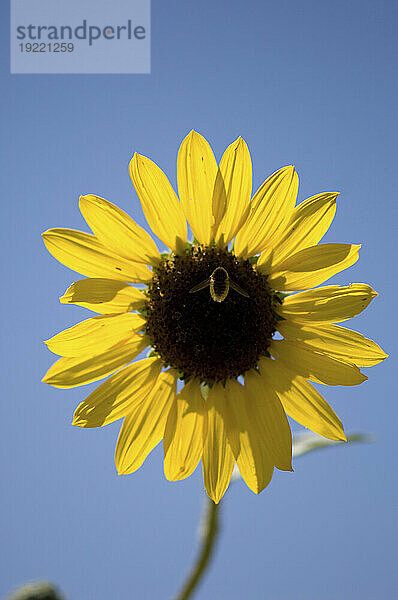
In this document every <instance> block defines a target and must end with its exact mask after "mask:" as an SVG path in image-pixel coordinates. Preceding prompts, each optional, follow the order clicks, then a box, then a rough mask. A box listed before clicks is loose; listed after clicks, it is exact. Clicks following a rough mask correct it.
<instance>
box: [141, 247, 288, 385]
mask: <svg viewBox="0 0 398 600" xmlns="http://www.w3.org/2000/svg"><path fill="white" fill-rule="evenodd" d="M218 267H222V268H223V270H225V271H226V272H227V274H228V279H229V281H230V282H231V285H230V287H229V290H228V293H227V295H226V296H225V299H223V301H215V300H214V299H213V298H212V296H211V294H210V291H209V286H208V285H206V282H210V278H211V276H212V273H214V271H215V270H216V269H217V268H218ZM224 279H225V277H224ZM202 282H203V283H204V286H203V287H201V286H200V285H199V284H201V283H202ZM197 288H199V290H198V291H195V293H190V290H191V291H192V290H193V289H194V290H196V289H197ZM239 290H240V291H239ZM242 292H243V293H242ZM279 303H280V300H279V297H278V295H277V294H276V293H275V292H274V291H273V290H271V288H270V287H269V285H268V283H267V277H266V276H265V275H263V274H261V273H259V272H258V271H256V270H255V269H254V268H253V266H252V264H251V262H250V261H249V260H244V259H241V258H237V257H236V256H234V254H233V253H232V252H230V251H229V250H227V249H219V248H215V247H209V246H199V245H192V246H191V245H189V246H188V247H187V249H186V252H185V254H183V255H181V256H180V255H174V254H172V255H169V256H168V257H165V258H164V259H162V261H161V262H160V264H159V265H158V266H157V267H155V268H154V269H153V277H152V280H151V282H150V283H149V286H148V301H147V304H146V333H147V334H148V336H149V337H150V340H151V345H152V347H153V349H154V350H155V352H157V353H158V354H159V355H160V357H161V358H162V360H163V362H164V363H165V365H166V366H171V367H174V368H176V369H177V370H178V372H179V374H180V377H181V379H184V380H187V379H189V378H191V377H196V378H199V379H200V380H201V381H202V382H204V383H207V384H212V383H214V382H217V381H224V380H226V379H229V378H236V377H238V376H239V375H243V374H244V373H246V371H248V370H249V369H252V368H256V366H257V362H258V360H259V358H260V357H261V356H266V355H267V349H268V347H269V345H270V343H271V340H272V336H273V334H274V332H275V330H276V326H277V322H278V316H277V313H276V310H275V309H276V307H277V306H278V304H279Z"/></svg>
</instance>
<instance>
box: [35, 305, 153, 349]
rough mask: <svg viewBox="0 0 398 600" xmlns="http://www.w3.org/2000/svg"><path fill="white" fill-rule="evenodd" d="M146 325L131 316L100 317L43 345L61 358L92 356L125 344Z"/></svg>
mask: <svg viewBox="0 0 398 600" xmlns="http://www.w3.org/2000/svg"><path fill="white" fill-rule="evenodd" d="M145 322H146V321H145V319H144V317H142V316H141V315H137V314H134V313H124V314H121V315H105V316H104V315H101V316H98V317H94V318H92V319H86V320H85V321H82V322H81V323H78V324H77V325H74V326H73V327H70V328H69V329H65V330H64V331H61V333H58V334H57V335H55V336H54V337H52V338H51V339H49V340H47V341H46V342H45V344H46V345H47V347H48V348H49V349H50V350H51V352H54V353H55V354H59V355H60V356H72V357H73V356H84V355H86V356H87V355H88V356H92V355H94V354H100V353H101V352H104V351H105V350H107V349H108V348H110V347H111V346H114V345H115V344H118V343H119V342H123V341H128V340H129V339H131V338H132V337H134V335H135V334H136V333H137V332H138V331H140V329H143V327H144V325H145Z"/></svg>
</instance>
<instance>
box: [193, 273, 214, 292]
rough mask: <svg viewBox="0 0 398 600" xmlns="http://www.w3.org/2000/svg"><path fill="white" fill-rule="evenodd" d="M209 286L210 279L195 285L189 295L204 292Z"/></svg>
mask: <svg viewBox="0 0 398 600" xmlns="http://www.w3.org/2000/svg"><path fill="white" fill-rule="evenodd" d="M208 285H210V277H208V278H207V279H205V280H204V281H201V283H198V284H197V285H194V286H193V288H191V289H190V290H189V293H190V294H193V293H194V292H199V290H203V289H204V288H205V287H207V286H208Z"/></svg>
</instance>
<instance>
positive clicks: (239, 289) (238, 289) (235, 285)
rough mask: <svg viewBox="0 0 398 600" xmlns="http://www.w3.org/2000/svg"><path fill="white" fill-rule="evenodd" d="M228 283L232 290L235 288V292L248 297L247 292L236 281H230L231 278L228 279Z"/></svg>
mask: <svg viewBox="0 0 398 600" xmlns="http://www.w3.org/2000/svg"><path fill="white" fill-rule="evenodd" d="M229 285H230V286H231V288H232V289H233V290H235V292H238V294H240V295H241V296H246V298H249V294H248V293H247V292H245V290H243V289H242V288H241V287H240V286H239V285H238V284H237V283H235V282H234V281H232V279H230V280H229Z"/></svg>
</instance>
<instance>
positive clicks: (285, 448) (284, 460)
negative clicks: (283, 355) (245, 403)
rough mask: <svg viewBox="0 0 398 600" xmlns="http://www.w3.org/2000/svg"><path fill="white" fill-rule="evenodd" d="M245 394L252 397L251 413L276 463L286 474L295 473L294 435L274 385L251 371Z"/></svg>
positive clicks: (248, 375)
mask: <svg viewBox="0 0 398 600" xmlns="http://www.w3.org/2000/svg"><path fill="white" fill-rule="evenodd" d="M268 360H269V359H268ZM245 394H247V395H248V396H249V398H250V403H251V409H250V410H253V412H254V414H255V418H256V420H257V421H258V424H259V426H261V429H262V432H263V433H262V435H263V438H264V445H265V447H266V449H267V453H268V455H269V457H270V458H271V460H272V462H273V464H274V465H275V466H276V467H277V468H278V469H281V470H282V471H292V470H293V469H292V433H291V431H290V426H289V423H288V421H287V418H286V414H285V411H284V410H283V407H282V404H281V403H280V400H279V398H278V396H277V395H276V394H275V392H274V390H273V389H272V387H271V386H270V382H269V381H268V379H267V378H266V377H262V376H261V375H259V374H258V373H257V371H254V369H251V370H250V371H248V373H246V374H245Z"/></svg>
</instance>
